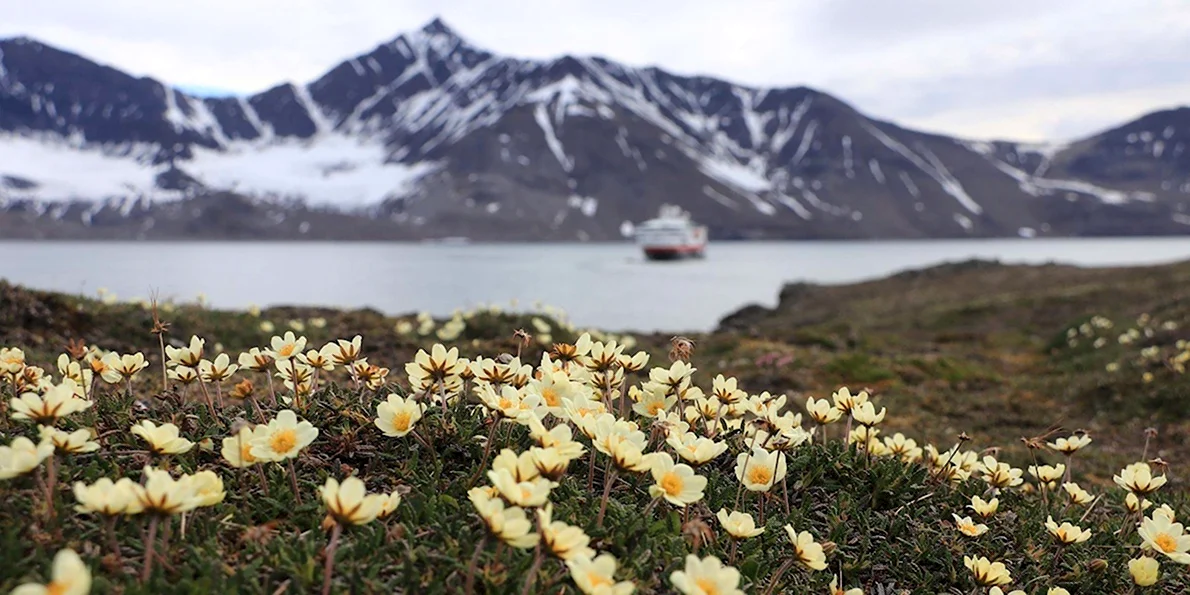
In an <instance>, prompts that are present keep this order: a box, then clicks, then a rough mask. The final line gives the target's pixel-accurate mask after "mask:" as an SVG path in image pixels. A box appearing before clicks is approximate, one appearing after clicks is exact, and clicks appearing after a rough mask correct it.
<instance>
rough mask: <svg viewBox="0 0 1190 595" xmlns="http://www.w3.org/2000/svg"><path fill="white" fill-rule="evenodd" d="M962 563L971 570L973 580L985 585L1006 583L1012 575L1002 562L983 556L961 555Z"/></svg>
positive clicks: (1010, 580) (1009, 581) (1010, 579)
mask: <svg viewBox="0 0 1190 595" xmlns="http://www.w3.org/2000/svg"><path fill="white" fill-rule="evenodd" d="M963 565H964V566H966V567H967V569H968V570H970V571H971V574H972V575H973V576H974V577H975V582H977V583H979V584H980V585H983V586H985V587H990V586H996V585H1007V584H1008V583H1011V582H1012V575H1010V574H1009V573H1008V568H1007V567H1005V566H1004V563H1003V562H992V561H991V560H988V559H987V558H984V557H983V556H979V557H978V558H976V557H972V556H963Z"/></svg>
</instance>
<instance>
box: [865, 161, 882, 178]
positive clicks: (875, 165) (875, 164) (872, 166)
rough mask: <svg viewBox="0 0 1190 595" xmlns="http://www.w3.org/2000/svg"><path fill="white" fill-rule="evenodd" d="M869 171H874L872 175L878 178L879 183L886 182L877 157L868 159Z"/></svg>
mask: <svg viewBox="0 0 1190 595" xmlns="http://www.w3.org/2000/svg"><path fill="white" fill-rule="evenodd" d="M868 171H871V172H872V177H873V178H876V182H877V183H879V184H883V183H884V172H883V171H882V170H881V169H880V162H879V161H876V160H875V159H869V160H868Z"/></svg>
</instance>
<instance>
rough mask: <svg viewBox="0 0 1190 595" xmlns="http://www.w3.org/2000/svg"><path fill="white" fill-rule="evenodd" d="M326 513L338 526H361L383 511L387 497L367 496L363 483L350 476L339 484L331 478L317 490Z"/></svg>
mask: <svg viewBox="0 0 1190 595" xmlns="http://www.w3.org/2000/svg"><path fill="white" fill-rule="evenodd" d="M319 492H321V494H322V502H323V503H324V504H326V508H327V512H329V513H330V515H331V516H332V517H334V519H335V520H336V521H338V522H339V523H340V524H343V525H363V524H365V523H370V522H372V521H373V520H374V519H375V518H376V517H377V516H379V515H380V513H381V512H382V511H383V510H384V506H385V504H386V502H387V500H388V496H384V495H379V494H368V493H367V490H366V489H365V488H364V482H363V481H361V480H360V478H358V477H355V476H351V477H348V478H347V479H344V480H343V483H342V484H340V483H339V481H338V480H336V479H335V478H333V477H328V478H326V483H325V484H324V485H323V486H322V487H321V488H319Z"/></svg>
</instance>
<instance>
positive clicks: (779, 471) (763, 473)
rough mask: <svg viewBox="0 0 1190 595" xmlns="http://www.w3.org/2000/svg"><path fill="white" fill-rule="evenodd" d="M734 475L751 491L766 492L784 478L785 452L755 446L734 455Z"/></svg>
mask: <svg viewBox="0 0 1190 595" xmlns="http://www.w3.org/2000/svg"><path fill="white" fill-rule="evenodd" d="M735 477H736V479H737V480H739V481H740V483H742V484H744V487H745V488H747V489H748V491H751V492H767V491H769V490H770V489H772V487H773V486H774V485H776V483H777V482H779V481H781V480H782V479H784V478H785V453H782V452H776V453H773V452H769V451H767V450H765V449H763V448H755V449H753V450H752V452H751V453H744V452H742V453H740V454H739V455H738V456H736V465H735Z"/></svg>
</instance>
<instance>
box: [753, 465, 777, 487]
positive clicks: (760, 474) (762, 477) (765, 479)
mask: <svg viewBox="0 0 1190 595" xmlns="http://www.w3.org/2000/svg"><path fill="white" fill-rule="evenodd" d="M772 480H773V472H772V471H771V470H770V469H769V468H768V467H753V468H751V469H749V470H748V481H750V482H752V483H757V484H767V483H769V482H770V481H772Z"/></svg>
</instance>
